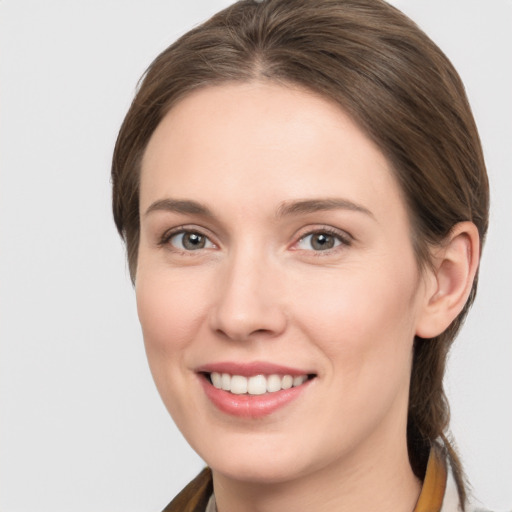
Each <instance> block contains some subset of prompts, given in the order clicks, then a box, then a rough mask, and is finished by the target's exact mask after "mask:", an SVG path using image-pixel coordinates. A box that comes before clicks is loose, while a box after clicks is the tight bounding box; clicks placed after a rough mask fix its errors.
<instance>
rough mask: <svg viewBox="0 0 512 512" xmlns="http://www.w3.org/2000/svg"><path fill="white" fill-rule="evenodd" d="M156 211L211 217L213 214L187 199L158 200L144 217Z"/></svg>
mask: <svg viewBox="0 0 512 512" xmlns="http://www.w3.org/2000/svg"><path fill="white" fill-rule="evenodd" d="M156 211H166V212H172V213H184V214H190V215H202V216H204V217H213V213H212V212H211V211H210V210H209V209H208V208H207V207H206V206H204V205H202V204H201V203H198V202H197V201H191V200H188V199H159V200H158V201H155V202H154V203H152V204H151V205H150V207H149V208H148V209H147V210H146V213H145V215H148V214H149V213H151V212H156Z"/></svg>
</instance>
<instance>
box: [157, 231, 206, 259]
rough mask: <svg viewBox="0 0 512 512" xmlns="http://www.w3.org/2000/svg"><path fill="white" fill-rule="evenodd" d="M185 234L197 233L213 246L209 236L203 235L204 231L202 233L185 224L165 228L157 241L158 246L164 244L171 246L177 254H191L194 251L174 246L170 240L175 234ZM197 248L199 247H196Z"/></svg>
mask: <svg viewBox="0 0 512 512" xmlns="http://www.w3.org/2000/svg"><path fill="white" fill-rule="evenodd" d="M185 234H190V235H198V236H200V237H203V238H205V239H206V240H207V241H208V242H209V243H210V244H212V245H213V246H215V244H214V243H213V242H212V241H211V240H210V237H209V236H208V235H205V234H204V233H202V232H201V231H200V230H198V229H194V228H192V227H187V226H179V227H176V228H172V229H170V230H167V231H166V232H165V233H164V234H163V235H162V237H161V238H160V240H159V242H158V245H159V246H160V247H164V246H170V247H171V250H172V251H174V252H177V253H179V254H187V255H193V253H194V252H195V251H194V250H186V249H179V248H178V247H174V246H173V245H172V244H171V243H170V241H171V240H172V238H174V237H175V236H178V235H185ZM198 250H199V249H198Z"/></svg>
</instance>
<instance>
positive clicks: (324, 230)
mask: <svg viewBox="0 0 512 512" xmlns="http://www.w3.org/2000/svg"><path fill="white" fill-rule="evenodd" d="M184 234H191V235H192V234H196V235H198V236H200V237H204V238H205V239H206V240H207V241H208V242H209V243H210V244H212V245H213V246H214V247H216V244H215V243H214V242H212V241H211V239H210V237H209V236H208V235H206V234H204V233H203V232H201V230H198V229H194V228H192V227H187V226H179V227H176V228H172V229H170V230H168V231H166V232H165V233H164V234H163V235H162V237H161V238H160V240H159V242H158V246H160V247H164V246H170V247H171V250H172V251H174V252H177V253H179V254H187V255H193V253H194V252H196V251H194V250H191V249H189V250H186V249H179V248H177V247H175V246H172V244H170V241H171V240H172V238H173V237H175V236H177V235H184ZM314 235H327V236H328V237H333V238H334V239H335V241H337V242H338V244H337V245H335V246H334V247H332V248H329V249H324V250H318V251H315V250H313V249H311V250H309V249H300V248H297V246H298V245H299V244H300V243H301V242H302V241H304V240H305V239H306V238H307V237H310V236H314ZM352 241H353V239H352V237H351V235H349V234H348V233H346V232H341V231H339V230H337V229H334V228H330V227H321V228H317V229H313V230H311V229H310V230H309V231H306V232H304V233H303V234H302V235H301V236H300V237H299V239H298V240H297V241H296V242H294V244H293V246H292V250H296V251H302V250H303V251H306V252H310V253H312V254H314V255H315V256H327V255H329V254H332V253H333V252H335V251H337V250H340V249H343V248H344V247H350V245H352ZM201 249H202V248H200V249H197V251H199V250H201Z"/></svg>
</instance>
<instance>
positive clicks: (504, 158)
mask: <svg viewBox="0 0 512 512" xmlns="http://www.w3.org/2000/svg"><path fill="white" fill-rule="evenodd" d="M394 3H395V4H396V5H397V6H398V7H400V8H402V9H403V10H404V11H405V12H406V13H408V14H409V15H410V16H411V17H412V18H413V19H415V20H416V21H417V22H418V23H419V24H420V26H422V27H423V28H424V29H425V30H426V31H427V32H428V33H429V34H430V35H431V37H432V38H433V39H434V40H435V41H436V42H437V43H438V44H439V45H440V46H441V47H442V48H443V49H444V50H445V52H446V53H447V54H448V56H449V57H450V58H451V59H452V60H453V62H454V64H455V65H456V67H457V68H458V70H459V71H460V73H461V75H462V77H463V80H464V81H465V83H466V86H467V90H468V94H469V97H470V100H471V102H472V104H473V107H474V113H475V116H476V119H477V122H478V124H479V127H480V131H481V136H482V140H483V144H484V147H485V154H486V158H487V164H488V168H489V174H490V178H491V188H492V196H493V204H492V215H491V229H490V232H489V237H488V242H487V246H486V249H485V254H484V260H483V264H482V269H481V286H480V291H479V297H478V299H477V302H476V304H475V306H474V308H473V312H472V314H471V315H470V317H469V320H468V322H467V324H466V326H465V328H464V330H463V332H462V333H461V335H460V337H459V339H458V342H457V344H456V348H455V349H454V351H453V353H452V356H451V360H450V370H449V375H448V381H447V387H448V391H449V396H450V400H451V403H452V412H453V422H452V425H453V432H454V434H455V437H456V438H457V441H458V444H459V447H460V451H461V454H462V458H463V461H464V462H465V465H466V469H467V473H468V475H469V477H470V480H471V481H472V483H473V485H474V487H475V491H476V494H477V496H478V497H479V498H480V499H481V500H482V501H483V502H484V503H486V504H487V505H488V506H490V507H493V508H495V509H496V510H503V509H506V508H507V507H508V508H510V507H512V485H511V482H512V411H511V406H512V372H511V368H512V327H511V316H512V308H511V306H512V299H511V294H512V270H511V267H512V227H511V225H512V222H511V221H512V209H511V206H510V203H511V193H512V182H511V169H512V158H511V151H510V146H511V141H512V100H511V97H512V92H511V91H512V71H511V64H512V2H511V1H510V0H490V1H488V2H483V1H481V0H478V1H477V0H465V1H462V0H396V1H395V2H394ZM227 4H229V1H228V0H193V1H191V0H187V1H185V0H181V1H170V0H167V1H164V0H152V1H149V2H148V1H142V0H139V1H126V0H117V1H114V0H110V1H105V0H89V1H87V2H85V1H78V0H46V1H40V0H2V1H1V2H0V47H1V52H2V53H1V61H0V62H1V68H0V81H1V82H0V84H1V97H0V98H1V99H0V101H1V104H0V109H1V114H0V115H1V118H0V144H1V147H0V165H1V174H0V180H1V181H0V236H1V240H0V257H1V262H0V263H1V266H0V308H1V313H0V314H1V317H0V322H1V323H0V336H1V346H0V350H1V352H0V393H1V394H0V399H1V403H0V406H1V411H0V421H1V423H0V436H1V437H0V486H1V490H0V510H2V511H3V512H24V511H32V510H38V511H42V512H50V511H51V512H61V511H62V512H69V511H74V512H80V511H84V512H90V511H95V512H102V511H109V512H115V511H121V510H122V511H126V512H130V511H158V510H160V509H161V508H162V507H163V506H164V505H165V504H166V503H167V502H168V501H169V499H170V498H171V497H172V496H173V495H174V494H175V493H176V492H177V491H178V490H179V489H180V488H181V487H182V486H183V485H184V484H185V483H186V482H187V481H188V480H189V479H190V478H191V477H192V476H193V475H194V474H195V473H196V472H198V471H199V469H200V468H201V467H202V462H201V461H200V460H199V458H198V457H197V456H196V455H195V454H194V453H193V452H192V450H191V449H190V448H189V447H188V446H187V445H186V443H185V442H184V441H183V439H182V438H181V436H180V434H179V433H178V432H177V430H176V428H175V427H174V425H173V423H172V421H171V420H170V419H169V418H168V415H167V412H166V411H165V410H164V407H163V406H162V404H161V403H160V400H159V398H158V396H157V393H156V390H155V388H154V385H153V383H152V381H151V377H150V374H149V371H148V368H147V365H146V361H145V355H144V350H143V346H142V340H141V334H140V329H139V326H138V322H137V318H136V312H135V306H134V294H133V291H132V289H131V285H130V283H129V279H128V275H127V271H126V265H125V263H124V252H123V247H122V245H121V243H120V241H119V239H118V237H117V235H116V232H115V230H114V227H113V223H112V221H111V215H110V203H109V201H110V188H109V166H110V156H111V152H112V148H113V144H114V141H115V137H116V133H117V130H118V128H119V125H120V123H121V121H122V118H123V115H124V113H125V112H126V110H127V108H128V105H129V103H130V100H131V98H132V95H133V92H134V88H135V84H136V81H137V80H138V78H139V76H140V75H141V74H142V72H143V71H144V69H145V68H146V66H147V65H148V64H149V62H150V61H151V60H152V59H153V58H154V57H155V56H156V55H157V53H159V52H160V51H161V50H163V49H164V48H165V47H166V46H167V45H168V44H169V43H171V42H172V41H173V40H174V39H175V38H176V36H178V35H179V34H182V33H183V32H185V31H186V30H187V29H188V28H190V27H192V26H193V25H194V24H196V23H198V22H200V21H202V20H204V19H205V18H206V17H208V16H209V15H210V14H212V13H213V12H215V11H216V10H218V9H219V8H221V7H224V6H226V5H227Z"/></svg>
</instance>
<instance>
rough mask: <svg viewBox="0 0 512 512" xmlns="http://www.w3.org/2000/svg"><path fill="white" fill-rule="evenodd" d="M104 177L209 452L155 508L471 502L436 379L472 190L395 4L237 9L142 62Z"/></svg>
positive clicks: (437, 68) (439, 84) (465, 146)
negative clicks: (193, 474)
mask: <svg viewBox="0 0 512 512" xmlns="http://www.w3.org/2000/svg"><path fill="white" fill-rule="evenodd" d="M112 179H113V187H114V192H113V194H114V197H113V201H114V217H115V220H116V224H117V227H118V230H119V232H120V233H121V235H122V237H123V238H124V240H125V241H126V244H127V251H128V261H129V267H130V272H131V276H132V279H133V281H134V283H135V287H136V295H137V305H138V312H139V318H140V321H141V325H142V329H143V334H144V341H145V345H146V351H147V354H148V359H149V363H150V367H151V370H152V373H153V377H154V379H155V382H156V384H157V387H158V389H159V392H160V394H161V396H162V399H163V401H164V403H165V405H166V407H167V408H168V410H169V412H170V413H171V415H172V417H173V419H174V420H175V422H176V423H177V425H178V427H179V428H180V430H181V431H182V433H183V434H184V436H185V437H186V438H187V440H188V441H189V443H190V444H191V445H192V447H193V448H194V449H195V450H196V451H197V452H198V453H199V455H200V456H201V457H202V458H203V459H204V460H205V461H206V463H207V464H208V466H209V468H211V469H208V470H205V471H204V472H203V473H202V474H201V475H199V477H198V478H197V479H196V480H195V481H194V482H192V483H191V484H190V485H189V486H188V487H187V488H186V489H185V490H184V491H183V492H182V493H181V494H180V495H179V496H178V497H177V498H176V499H175V500H174V501H173V502H172V503H171V504H170V505H169V506H168V508H166V510H197V511H203V510H207V511H212V510H219V511H220V512H230V511H234V510H247V511H250V510H265V511H272V510H278V509H279V510H303V509H304V510H305V509H308V510H310V509H314V510H318V511H322V510H336V511H343V510H347V511H348V510H350V511H358V510H380V511H386V510H390V511H391V510H393V511H404V512H405V511H412V510H416V511H423V510H429V511H439V510H442V511H443V512H447V511H451V510H457V507H460V508H461V509H462V510H473V508H472V506H471V505H470V504H469V502H468V499H467V493H466V488H465V482H464V476H463V470H462V467H461V465H460V462H459V460H458V457H457V454H456V452H455V450H454V448H453V447H452V444H451V443H450V441H449V439H448V438H447V435H446V429H447V427H448V417H449V414H448V405H447V403H446V399H445V396H444V392H443V385H442V379H443V374H444V367H445V361H446V355H447V352H448V350H449V347H450V345H451V343H452V341H453V339H454V337H455V335H456V333H457V331H458V329H459V327H460V325H461V323H462V321H463V319H464V317H465V315H466V313H467V310H468V308H469V306H470V304H471V302H472V301H473V299H474V296H475V292H476V282H477V275H478V264H479V258H480V253H481V247H482V243H483V241H484V238H485V233H486V230H487V222H488V201H489V199H488V183H487V176H486V171H485V165H484V161H483V156H482V151H481V147H480V143H479V139H478V134H477V130H476V127H475V124H474V121H473V118H472V115H471V111H470V108H469V105H468V103H467V100H466V96H465V93H464V89H463V86H462V84H461V82H460V79H459V77H458V75H457V74H456V72H455V70H454V69H453V67H452V66H451V64H450V63H449V61H448V60H447V59H446V57H445V56H444V55H443V54H442V53H441V51H440V50H439V49H438V48H437V47H436V46H435V45H434V44H433V43H432V42H431V41H430V40H429V39H428V38H427V36H425V34H424V33H422V32H421V31H420V30H419V29H418V28H417V27H416V26H415V25H414V24H413V23H412V22H411V21H410V20H409V19H407V18H406V17H405V16H404V15H402V14H401V13H400V12H399V11H397V10H396V9H394V8H392V7H390V6H389V5H388V4H386V3H385V2H383V1H380V0H351V1H342V0H322V1H318V2H309V1H306V0H294V1H286V0H265V1H263V2H254V1H252V0H251V1H249V0H248V1H242V2H238V3H236V4H234V5H233V6H232V7H230V8H228V9H226V10H224V11H222V12H220V13H219V14H217V15H216V16H214V17H213V18H212V19H211V20H209V21H208V22H206V23H205V24H203V25H201V26H199V27H197V28H196V29H194V30H192V31H190V32H189V33H187V34H186V35H185V36H183V37H182V38H181V39H180V40H178V41H177V42H176V43H174V44H173V45H172V46H171V47H169V48H168V49H167V50H166V51H164V52H163V53H162V54H161V55H160V56H159V57H158V58H157V59H156V60H155V61H154V62H153V64H152V65H151V66H150V68H149V69H148V71H147V73H146V76H145V77H144V80H143V82H142V84H141V87H140V89H139V91H138V93H137V96H136V98H135V99H134V101H133V104H132V106H131V108H130V110H129V112H128V114H127V116H126V118H125V121H124V123H123V126H122V128H121V131H120V134H119V137H118V141H117V144H116V149H115V153H114V160H113V167H112Z"/></svg>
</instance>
